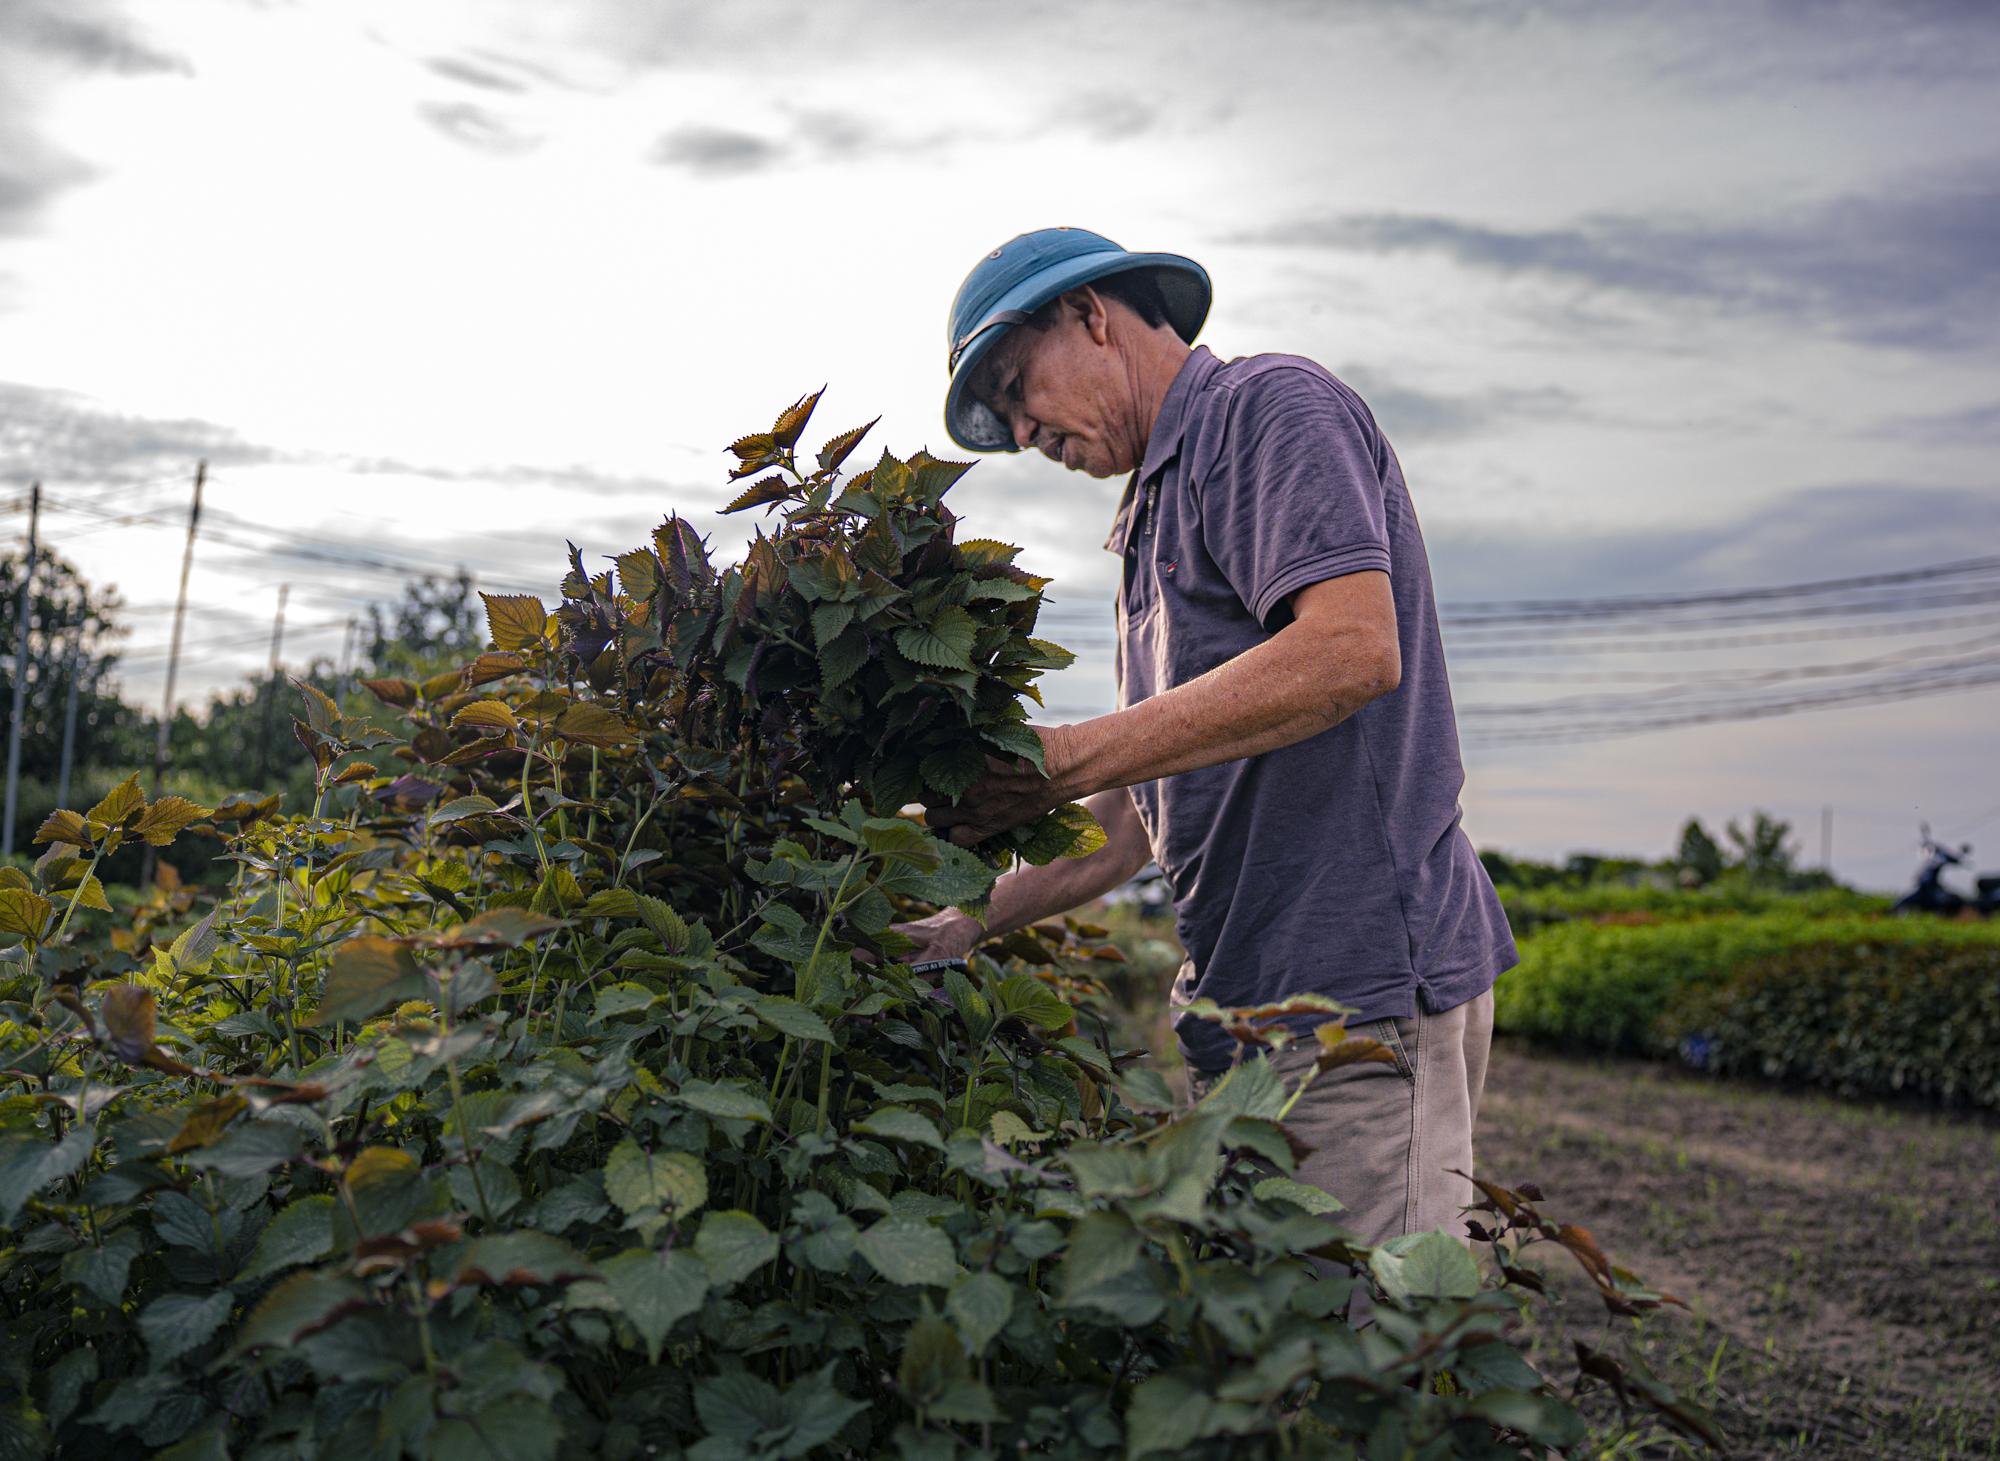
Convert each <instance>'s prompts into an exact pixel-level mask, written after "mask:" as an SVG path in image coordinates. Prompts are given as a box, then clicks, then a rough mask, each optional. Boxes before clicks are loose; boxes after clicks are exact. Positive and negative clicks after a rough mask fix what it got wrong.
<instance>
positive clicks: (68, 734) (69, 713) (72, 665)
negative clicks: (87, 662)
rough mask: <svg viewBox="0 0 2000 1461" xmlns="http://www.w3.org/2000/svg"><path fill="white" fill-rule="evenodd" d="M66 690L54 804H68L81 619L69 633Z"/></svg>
mask: <svg viewBox="0 0 2000 1461" xmlns="http://www.w3.org/2000/svg"><path fill="white" fill-rule="evenodd" d="M68 663H69V670H68V674H67V678H68V680H69V686H68V691H67V693H66V695H65V696H64V700H63V747H62V769H61V770H60V771H59V772H57V773H56V805H57V806H59V807H66V806H68V805H69V772H70V767H71V766H72V765H73V764H75V761H76V682H77V681H78V680H80V679H82V678H83V621H82V620H81V619H79V620H77V622H76V625H75V627H74V628H72V629H71V630H70V635H69V661H68Z"/></svg>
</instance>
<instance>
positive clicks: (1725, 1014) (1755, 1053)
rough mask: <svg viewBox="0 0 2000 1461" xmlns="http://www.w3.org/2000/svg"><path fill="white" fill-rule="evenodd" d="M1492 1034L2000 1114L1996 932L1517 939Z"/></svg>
mask: <svg viewBox="0 0 2000 1461" xmlns="http://www.w3.org/2000/svg"><path fill="white" fill-rule="evenodd" d="M1494 1021H1495V1025H1496V1027H1497V1028H1499V1029H1501V1030H1503V1031H1506V1032H1509V1033H1513V1034H1519V1035H1528V1036H1532V1037H1535V1038H1537V1039H1541V1040H1545V1041H1549V1042H1552V1043H1554V1044H1557V1045H1563V1046H1568V1047H1571V1048H1584V1049H1594V1050H1603V1051H1610V1052H1614V1053H1633V1054H1650V1055H1661V1056H1668V1057H1674V1058H1679V1059H1683V1060H1685V1061H1687V1062H1688V1063H1689V1064H1692V1065H1695V1066H1697V1067H1700V1068H1702V1069H1708V1070H1715V1071H1719V1072H1723V1073H1727V1074H1735V1075H1756V1076H1770V1077H1778V1078H1783V1079H1787V1080H1792V1081H1801V1082H1806V1083H1810V1084H1814V1085H1821V1086H1826V1087H1829V1088H1831V1089H1833V1090H1836V1091H1839V1092H1841V1093H1842V1094H1847V1095H1858V1094H1881V1095H1907V1096H1922V1097H1927V1098H1931V1099H1935V1100H1939V1101H1942V1102H1945V1103H1947V1104H1953V1105H1971V1106H1980V1107H1985V1108H1988V1109H2000V926H1996V925H1993V924H1991V923H1978V922H1972V923H1959V922H1952V921H1948V920H1944V919H1938V918H1934V917H1929V916H1922V915H1920V916H1915V917H1908V918H1889V917H1885V916H1882V915H1880V914H1874V915H1869V914H1856V913H1842V914H1833V915H1824V914H1822V915H1817V916H1816V915H1815V914H1814V913H1813V912H1812V911H1811V910H1810V908H1806V909H1788V910H1784V911H1771V912H1757V913H1743V914H1728V913H1724V914H1709V915H1702V914H1695V915H1690V916H1686V917H1683V918H1681V919H1679V920H1677V921H1672V922H1651V921H1648V922H1640V923H1633V922H1627V921H1622V920H1620V921H1601V922H1592V921H1585V920H1582V919H1577V920H1573V921H1570V922H1565V923H1559V924H1552V925H1548V926H1545V927H1543V928H1541V929H1539V930H1538V931H1536V932H1535V933H1534V934H1533V935H1531V936H1530V937H1528V938H1525V939H1523V940H1522V941H1521V965H1520V967H1519V968H1517V969H1514V970H1512V971H1510V972H1509V973H1508V974H1507V976H1506V977H1505V978H1503V979H1502V980H1501V981H1500V983H1499V984H1498V985H1497V986H1496V987H1495V994H1494Z"/></svg>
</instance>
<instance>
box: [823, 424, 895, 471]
mask: <svg viewBox="0 0 2000 1461" xmlns="http://www.w3.org/2000/svg"><path fill="white" fill-rule="evenodd" d="M881 419H882V418H881V417H880V416H877V417H876V418H875V421H880V420H881ZM875 421H870V422H869V423H868V424H867V425H866V426H857V427H855V428H854V429H853V430H852V431H843V432H841V433H840V435H838V436H836V437H834V438H833V439H832V440H830V441H828V442H827V444H826V445H825V446H823V447H821V448H820V449H819V467H820V470H821V471H822V472H832V471H836V470H838V468H839V466H840V464H841V463H842V462H844V461H846V460H847V454H848V453H849V452H851V451H853V450H854V448H855V447H857V446H859V445H860V444H861V438H862V437H864V436H866V435H867V434H868V433H869V432H870V431H871V430H872V429H874V426H875Z"/></svg>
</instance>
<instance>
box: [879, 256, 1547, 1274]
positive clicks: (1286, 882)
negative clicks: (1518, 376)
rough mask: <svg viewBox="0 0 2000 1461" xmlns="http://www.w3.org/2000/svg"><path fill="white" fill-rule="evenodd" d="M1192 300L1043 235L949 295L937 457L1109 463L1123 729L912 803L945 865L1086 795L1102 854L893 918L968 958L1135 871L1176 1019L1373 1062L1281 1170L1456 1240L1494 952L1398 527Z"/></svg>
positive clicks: (1290, 374)
mask: <svg viewBox="0 0 2000 1461" xmlns="http://www.w3.org/2000/svg"><path fill="white" fill-rule="evenodd" d="M1209 298H1210V288H1209V282H1208V276H1207V274H1206V273H1205V272H1204V271H1203V270H1202V268H1201V267H1200V266H1199V265H1198V264H1196V263H1194V262H1193V261H1192V260H1189V259H1184V258H1181V257H1179V256H1177V255H1172V254H1134V253H1128V252H1126V251H1125V250H1123V249H1121V248H1119V247H1118V246H1117V245H1116V244H1114V243H1112V242H1111V241H1110V240H1109V239H1106V238H1103V237H1100V236H1099V235H1097V234H1094V233H1089V232H1086V231H1085V230H1082V229H1076V228H1060V229H1044V230H1041V231H1039V232H1036V233H1029V234H1023V235H1022V236H1021V237H1019V238H1016V239H1014V240H1012V241H1011V242H1009V243H1006V244H1003V245H1002V246H1001V247H999V248H997V249H995V250H994V251H993V252H992V253H991V254H989V255H988V256H987V257H986V258H985V259H984V260H982V261H981V262H980V263H979V265H978V267H976V268H975V269H974V270H973V271H972V273H971V274H970V275H968V276H967V278H966V281H965V283H964V285H963V286H962V287H961V288H960V290H959V292H958V297H957V299H956V300H954V301H953V304H952V311H951V336H950V339H951V359H950V370H951V386H950V390H949V393H948V395H947V396H946V403H945V422H946V425H947V427H948V428H949V430H950V432H951V435H952V437H953V439H954V440H956V441H957V442H958V443H959V445H961V446H963V447H966V448H968V449H970V450H973V451H1018V450H1022V449H1025V448H1029V447H1033V448H1036V449H1039V450H1040V451H1041V452H1043V453H1044V454H1045V455H1047V456H1048V457H1049V458H1050V459H1051V460H1052V461H1056V462H1060V463H1061V464H1062V465H1063V466H1065V467H1067V468H1069V469H1070V470H1071V471H1078V472H1085V473H1088V474H1089V475H1090V476H1093V477H1103V478H1108V477H1115V476H1122V475H1127V474H1129V480H1128V481H1127V483H1126V486H1125V490H1124V496H1123V498H1122V500H1121V501H1120V503H1119V505H1118V509H1117V515H1116V518H1115V521H1114V525H1113V527H1112V530H1111V537H1110V540H1109V542H1107V543H1106V545H1105V546H1106V547H1107V548H1109V549H1110V550H1111V551H1113V552H1115V553H1117V554H1118V555H1119V557H1120V559H1121V561H1122V563H1123V568H1124V572H1123V579H1122V582H1121V584H1120V587H1119V594H1118V658H1117V679H1118V704H1119V709H1118V710H1117V711H1116V712H1115V713H1113V714H1110V715H1105V716H1101V717H1099V718H1097V719H1095V720H1088V721H1084V722H1082V723H1080V724H1077V725H1065V726H1051V727H1038V728H1037V730H1038V734H1039V735H1040V736H1041V738H1042V742H1043V746H1044V749H1045V755H1044V761H1045V765H1046V770H1047V775H1046V777H1044V776H1043V775H1041V774H1039V773H1037V772H1036V771H1034V770H1033V769H1032V768H1030V767H1027V766H1025V765H1014V766H1001V765H998V764H996V765H995V766H994V768H993V770H992V771H991V772H990V773H989V774H988V775H987V776H986V777H985V778H984V779H983V780H982V781H981V782H980V783H979V784H978V785H976V786H974V787H973V788H972V789H971V790H970V791H969V792H968V793H967V794H966V795H965V796H964V797H963V798H962V799H961V800H960V801H959V802H958V804H957V805H956V806H953V807H947V808H937V809H934V810H933V812H932V814H931V821H932V823H933V825H936V826H940V827H946V828H949V829H950V832H949V835H951V836H952V837H953V839H954V840H956V841H958V842H960V843H963V844H968V845H969V844H971V843H973V842H975V841H978V840H980V839H982V838H985V837H988V836H990V835H992V834H993V833H994V832H996V831H999V830H1002V829H1003V828H1006V827H1009V826H1013V825H1016V824H1018V823H1020V822H1023V821H1026V820H1028V819H1030V818H1032V817H1035V816H1038V815H1039V814H1041V813H1042V812H1044V811H1046V810H1047V809H1048V808H1050V807H1052V806H1056V805H1059V804H1061V803H1063V802H1066V801H1071V800H1077V799H1082V800H1083V801H1084V804H1085V805H1086V806H1088V807H1089V808H1090V810H1091V811H1092V812H1093V813H1095V814H1096V816H1097V819H1098V820H1099V821H1100V822H1101V823H1102V824H1103V825H1104V829H1105V832H1106V833H1107V835H1108V840H1107V842H1106V844H1105V846H1104V847H1103V848H1102V849H1100V850H1099V851H1098V852H1096V853H1093V854H1092V855H1091V856H1089V857H1086V858H1080V859H1076V860H1073V861H1064V862H1057V863H1053V864H1051V865H1049V866H1047V867H1034V868H1022V869H1020V870H1018V871H1015V872H1012V873H1009V874H1008V875H1007V876H1005V877H1003V878H1002V879H1001V880H1000V882H999V885H998V886H997V887H996V888H995V890H994V894H993V900H992V904H991V907H990V909H989V911H988V913H987V916H986V920H985V925H984V927H983V928H982V926H981V925H980V924H979V923H976V922H975V921H974V920H972V919H971V918H969V917H967V916H966V915H965V914H962V913H959V912H956V911H946V912H944V913H940V914H938V915H936V916H935V917H933V918H929V919H926V920H924V921H923V922H921V923H917V924H911V925H906V926H905V927H906V928H907V929H908V930H909V931H910V932H911V933H913V934H914V935H915V936H916V937H917V938H919V939H920V940H921V942H922V946H923V954H924V956H926V957H945V956H952V955H957V954H962V953H964V952H965V951H967V950H969V949H970V948H971V947H972V946H973V945H974V943H976V942H977V941H978V940H980V939H981V938H983V937H986V936H989V935H991V936H997V935H1000V934H1002V933H1005V932H1007V931H1009V930H1011V929H1015V928H1020V927H1024V926H1025V925H1027V924H1029V923H1032V922H1034V921H1036V920H1038V919H1041V918H1046V917H1049V916H1050V915H1053V914H1056V913H1059V912H1062V911H1064V910H1066V909H1069V908H1073V907H1076V906H1077V905H1079V904H1082V903H1085V902H1087V901H1089V900H1090V899H1092V898H1095V897H1097V896H1099V895H1101V894H1103V893H1105V892H1107V891H1109V890H1110V889H1111V888H1113V887H1116V886H1117V885H1118V884H1119V883H1121V882H1123V881H1124V880H1125V879H1127V878H1129V877H1130V876H1131V875H1132V874H1133V873H1135V872H1136V871H1138V869H1139V868H1140V867H1142V866H1143V865H1144V864H1145V863H1146V861H1147V860H1148V859H1149V858H1154V859H1157V860H1158V862H1159V864H1160V866H1161V867H1162V868H1163V869H1164V870H1165V872H1166V875H1167V877H1168V879H1169V880H1170V882H1171V884H1172V887H1173V890H1174V897H1175V913H1176V920H1177V926H1178V930H1179V933H1180V937H1181V942H1182V944H1183V946H1184V947H1185V948H1186V950H1187V960H1186V962H1185V963H1184V964H1183V965H1182V967H1181V970H1180V974H1179V977H1178V978H1177V979H1176V980H1175V982H1174V989H1173V1001H1174V1004H1175V1006H1176V1007H1177V1008H1178V1007H1181V1006H1185V1005H1186V1004H1187V1003H1188V1002H1189V1001H1191V1000H1195V999H1201V998H1206V999H1212V1000H1215V1001H1217V1002H1218V1003H1220V1004H1223V1005H1247V1004H1258V1003H1263V1002H1266V1001H1272V1000H1276V999H1279V998H1281V997H1283V996H1285V995H1289V994H1296V993H1302V992H1312V993H1316V994H1323V995H1329V996H1331V997H1333V998H1334V999H1337V1000H1339V1001H1340V1002H1341V1003H1343V1004H1345V1005H1347V1006H1350V1007H1351V1008H1352V1009H1353V1010H1354V1012H1355V1013H1354V1014H1353V1016H1352V1017H1351V1020H1350V1029H1352V1030H1354V1031H1355V1032H1356V1033H1359V1034H1366V1035H1369V1036H1372V1037H1374V1038H1375V1039H1376V1040H1379V1041H1380V1042H1381V1043H1382V1044H1383V1045H1385V1046H1386V1047H1387V1048H1388V1049H1389V1051H1390V1052H1392V1053H1393V1055H1394V1057H1395V1059H1394V1062H1393V1064H1391V1063H1363V1064H1355V1065H1349V1066H1343V1067H1339V1068H1336V1069H1335V1070H1333V1071H1331V1072H1329V1073H1328V1074H1326V1075H1324V1076H1321V1077H1320V1078H1319V1079H1318V1080H1316V1081H1315V1082H1314V1084H1313V1085H1312V1087H1311V1088H1310V1089H1309V1091H1308V1092H1307V1094H1306V1096H1305V1098H1304V1099H1303V1100H1302V1101H1301V1102H1300V1103H1299V1105H1298V1106H1297V1107H1296V1108H1295V1109H1294V1110H1293V1113H1292V1116H1291V1118H1290V1123H1291V1125H1292V1126H1293V1128H1294V1129H1295V1130H1296V1131H1297V1132H1298V1134H1299V1135H1300V1136H1302V1137H1303V1139H1304V1140H1305V1141H1306V1142H1307V1143H1309V1144H1310V1145H1311V1146H1312V1148H1313V1151H1312V1153H1311V1155H1310V1156H1308V1157H1307V1158H1306V1159H1305V1161H1304V1162H1303V1164H1302V1166H1301V1169H1300V1174H1299V1175H1300V1176H1301V1178H1302V1179H1303V1180H1306V1181H1309V1182H1313V1183H1315V1184H1316V1185H1318V1186H1320V1187H1323V1188H1325V1189H1326V1190H1327V1191H1329V1192H1331V1193H1333V1194H1334V1195H1335V1196H1336V1197H1338V1198H1339V1199H1340V1200H1341V1201H1342V1202H1343V1203H1345V1204H1346V1206H1347V1215H1346V1221H1347V1222H1348V1224H1349V1226H1350V1227H1352V1228H1353V1229H1354V1231H1355V1232H1357V1233H1358V1234H1359V1235H1361V1236H1362V1237H1365V1238H1367V1239H1369V1240H1371V1241H1379V1240H1381V1239H1383V1238H1388V1237H1392V1236H1394V1235H1396V1234H1398V1233H1405V1232H1416V1231H1423V1230H1426V1229H1430V1228H1436V1227H1444V1228H1446V1229H1447V1230H1449V1231H1452V1232H1454V1233H1456V1234H1459V1235H1461V1236H1462V1234H1463V1228H1462V1225H1461V1224H1460V1222H1459V1221H1458V1213H1459V1209H1460V1208H1461V1207H1462V1206H1463V1205H1465V1204H1466V1203H1467V1202H1469V1201H1470V1200H1471V1187H1470V1185H1469V1183H1468V1182H1467V1181H1466V1180H1465V1179H1464V1178H1463V1177H1457V1176H1453V1175H1451V1173H1452V1171H1453V1170H1454V1169H1456V1170H1458V1171H1461V1172H1470V1171H1471V1170H1472V1128H1473V1122H1474V1119H1475V1117H1476V1115H1477V1112H1478V1106H1479V1096H1480V1089H1481V1086H1482V1084H1483V1083H1484V1079H1485V1070H1486V1055H1487V1046H1488V1040H1489V1037H1490V1034H1491V1030H1492V999H1493V996H1492V986H1493V981H1494V979H1495V978H1496V977H1497V976H1498V975H1499V974H1500V973H1501V972H1502V971H1503V970H1505V969H1507V968H1508V967H1510V966H1511V965H1512V964H1513V963H1514V962H1515V955H1514V945H1513V939H1512V937H1511V936H1510V934H1509V932H1508V929H1507V923H1506V918H1505V916H1504V915H1503V914H1502V912H1501V910H1500V904H1499V900H1498V899H1497V897H1496V896H1495V895H1494V892H1493V886H1492V884H1491V882H1490V881H1488V879H1487V877H1486V874H1485V871H1484V869H1483V868H1482V867H1481V866H1480V864H1479V860H1478V858H1477V857H1476V856H1475V855H1474V853H1473V850H1472V846H1471V844H1470V843H1469V842H1468V841H1467V839H1466V836H1465V833H1464V831H1463V830H1462V829H1461V828H1460V825H1459V806H1458V795H1459V790H1460V788H1461V786H1462V785H1463V784H1464V771H1463V769H1462V767H1461V765H1460V761H1459V751H1458V733H1457V728H1456V725H1455V723H1454V721H1453V718H1452V708H1451V692H1450V689H1449V687H1448V685H1447V684H1446V680H1445V664H1444V654H1443V651H1442V648H1441V645H1440V641H1439V638H1438V626H1437V610H1436V605H1435V603H1434V601H1433V598H1432V592H1431V579H1430V567H1429V563H1428V561H1427V560H1426V557H1425V554H1424V543H1423V538H1422V536H1421V534H1420V533H1419V531H1418V528H1417V517H1416V512H1415V509H1414V508H1413V507H1412V506H1411V503H1410V495H1409V491H1408V489H1407V488H1406V487H1405V486H1404V484H1403V474H1402V469H1401V467H1400V466H1399V464H1398V463H1397V460H1396V454H1395V452H1394V451H1392V450H1391V449H1390V447H1389V443H1388V441H1387V440H1386V439H1385V438H1384V437H1383V435H1382V432H1381V430H1380V429H1379V428H1378V427H1377V426H1376V424H1375V419H1374V417H1373V416H1371V415H1370V414H1369V411H1368V408H1367V406H1365V405H1364V404H1362V401H1361V399H1360V397H1358V396H1357V395H1355V393H1354V392H1353V391H1352V390H1350V389H1348V387H1347V386H1345V385H1344V384H1342V383H1341V382H1340V381H1338V380H1336V379H1335V378H1334V377H1333V376H1332V375H1331V374H1329V373H1328V372H1327V371H1326V370H1324V369H1322V368H1321V367H1320V366H1318V365H1316V364H1314V363H1313V362H1311V361H1309V360H1304V359H1301V358H1300V357H1298V356H1294V355H1257V356H1249V357H1245V358H1241V359H1237V360H1231V361H1226V362H1225V361H1222V360H1219V359H1217V358H1216V357H1215V356H1214V355H1212V354H1210V353H1209V351H1208V350H1207V349H1206V348H1192V349H1191V348H1190V347H1191V346H1192V345H1193V341H1194V337H1195V335H1196V333H1197V332H1198V331H1199V330H1200V327H1201V324H1202V321H1203V320H1204V319H1205V318H1206V316H1207V313H1208V306H1209ZM1307 1024H1309V1022H1305V1021H1302V1022H1301V1029H1303V1028H1305V1026H1306V1025H1307ZM1175 1031H1176V1034H1177V1036H1178V1038H1179V1042H1180V1046H1181V1050H1182V1053H1183V1055H1184V1056H1185V1057H1186V1060H1187V1064H1188V1066H1189V1076H1190V1087H1191V1091H1192V1093H1193V1094H1194V1095H1196V1096H1197V1097H1198V1096H1200V1095H1201V1094H1202V1093H1204V1092H1205V1091H1206V1090H1207V1089H1209V1088H1211V1087H1212V1086H1213V1085H1214V1083H1215V1082H1216V1081H1218V1080H1219V1079H1220V1078H1221V1076H1222V1074H1223V1073H1224V1072H1225V1071H1227V1070H1228V1068H1229V1067H1230V1066H1231V1065H1232V1063H1234V1061H1235V1060H1236V1059H1237V1058H1238V1057H1239V1055H1240V1054H1241V1052H1239V1050H1238V1049H1237V1046H1236V1042H1235V1040H1234V1039H1233V1038H1232V1037H1231V1036H1229V1035H1228V1034H1227V1033H1226V1032H1224V1031H1222V1030H1221V1029H1220V1028H1219V1027H1218V1026H1216V1025H1214V1024H1212V1023H1209V1022H1205V1021H1202V1020H1199V1019H1194V1018H1188V1017H1178V1018H1176V1021H1175ZM1314 1045H1315V1042H1313V1041H1312V1040H1310V1039H1306V1040H1302V1041H1298V1042H1295V1043H1294V1044H1293V1045H1292V1046H1291V1047H1290V1048H1289V1049H1287V1050H1286V1051H1285V1052H1284V1053H1282V1054H1281V1055H1280V1056H1279V1057H1278V1059H1277V1061H1276V1064H1277V1067H1278V1070H1279V1072H1280V1073H1281V1074H1284V1075H1287V1076H1296V1075H1297V1074H1298V1073H1299V1072H1300V1071H1302V1070H1303V1069H1304V1067H1305V1065H1306V1063H1307V1062H1308V1061H1309V1060H1310V1059H1311V1057H1312V1054H1313V1048H1314Z"/></svg>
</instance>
